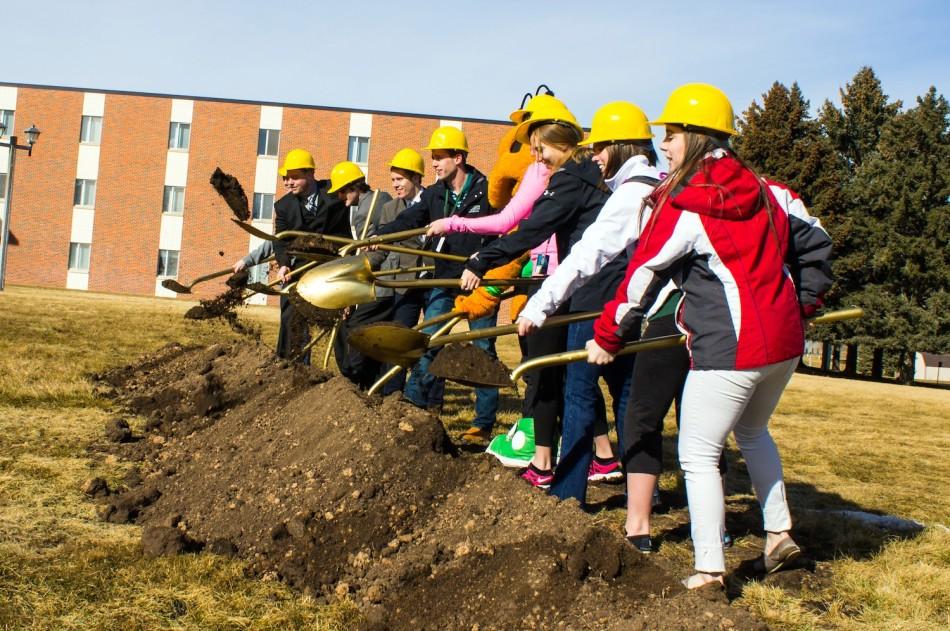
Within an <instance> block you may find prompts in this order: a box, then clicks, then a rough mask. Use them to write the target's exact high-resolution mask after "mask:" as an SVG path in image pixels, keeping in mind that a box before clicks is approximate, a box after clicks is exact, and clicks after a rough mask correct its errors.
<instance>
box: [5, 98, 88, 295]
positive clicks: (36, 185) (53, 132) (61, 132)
mask: <svg viewBox="0 0 950 631" xmlns="http://www.w3.org/2000/svg"><path fill="white" fill-rule="evenodd" d="M82 99H83V96H82V93H81V92H69V91H63V90H34V89H26V88H20V89H19V91H18V94H17V109H16V117H15V121H14V122H15V125H16V134H17V136H18V138H17V142H18V144H21V145H25V144H26V138H25V137H24V135H23V130H24V129H26V128H27V127H29V126H30V125H32V124H34V123H35V124H36V126H37V127H38V128H39V129H40V130H41V131H42V134H41V135H40V137H39V140H38V141H37V144H36V147H35V148H34V150H33V155H32V156H29V157H28V156H27V154H26V152H25V151H17V157H16V166H15V169H14V173H13V178H14V181H13V204H12V206H11V216H10V244H9V248H8V250H7V256H8V259H7V269H6V282H7V283H10V284H22V285H38V286H41V287H65V286H66V268H67V265H68V262H69V236H70V229H71V227H72V216H73V187H74V186H75V182H76V160H77V157H78V155H79V151H78V146H79V127H80V124H81V122H82ZM7 133H9V132H7Z"/></svg>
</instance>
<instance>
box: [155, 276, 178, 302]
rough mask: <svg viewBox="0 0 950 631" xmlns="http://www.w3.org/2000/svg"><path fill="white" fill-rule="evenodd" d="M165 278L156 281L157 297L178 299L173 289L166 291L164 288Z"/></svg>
mask: <svg viewBox="0 0 950 631" xmlns="http://www.w3.org/2000/svg"><path fill="white" fill-rule="evenodd" d="M163 280H165V279H164V278H156V279H155V295H156V296H158V297H159V298H177V297H178V294H176V293H175V292H173V291H172V290H171V289H165V288H164V287H162V281H163Z"/></svg>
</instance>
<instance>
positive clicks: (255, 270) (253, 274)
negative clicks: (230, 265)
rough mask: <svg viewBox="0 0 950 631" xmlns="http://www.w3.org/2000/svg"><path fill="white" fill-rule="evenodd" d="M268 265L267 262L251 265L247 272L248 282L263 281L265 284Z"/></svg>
mask: <svg viewBox="0 0 950 631" xmlns="http://www.w3.org/2000/svg"><path fill="white" fill-rule="evenodd" d="M268 267H270V264H269V263H261V264H260V265H254V266H252V267H251V268H250V269H249V270H248V271H247V272H248V279H247V282H248V283H264V284H267V268H268Z"/></svg>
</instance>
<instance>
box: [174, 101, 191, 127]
mask: <svg viewBox="0 0 950 631" xmlns="http://www.w3.org/2000/svg"><path fill="white" fill-rule="evenodd" d="M194 106H195V102H194V101H192V100H191V99H172V114H171V118H170V120H171V122H173V123H190V122H191V113H192V111H193V110H194Z"/></svg>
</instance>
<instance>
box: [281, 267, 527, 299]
mask: <svg viewBox="0 0 950 631" xmlns="http://www.w3.org/2000/svg"><path fill="white" fill-rule="evenodd" d="M466 260H467V259H466ZM377 276H378V273H377V272H374V271H373V270H372V268H371V267H370V262H369V258H368V257H367V256H366V255H365V254H359V255H356V256H346V257H343V258H341V259H337V260H335V261H331V262H329V263H324V264H323V265H321V266H319V267H317V268H315V269H312V270H310V271H309V272H307V273H306V274H304V275H303V277H301V279H300V280H299V281H298V282H297V287H296V291H297V293H298V294H300V296H301V297H303V299H304V300H306V301H307V302H309V303H311V304H313V305H314V306H317V307H320V308H322V309H343V308H344V307H349V306H353V305H361V304H366V303H370V302H374V301H375V300H376V288H377V287H385V288H391V289H404V288H411V287H418V288H432V287H458V286H459V280H458V279H455V278H421V279H416V280H380V279H379V278H377ZM541 280H543V278H493V279H491V280H486V281H485V282H484V285H485V286H497V287H511V286H521V285H532V284H535V283H538V282H540V281H541Z"/></svg>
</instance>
